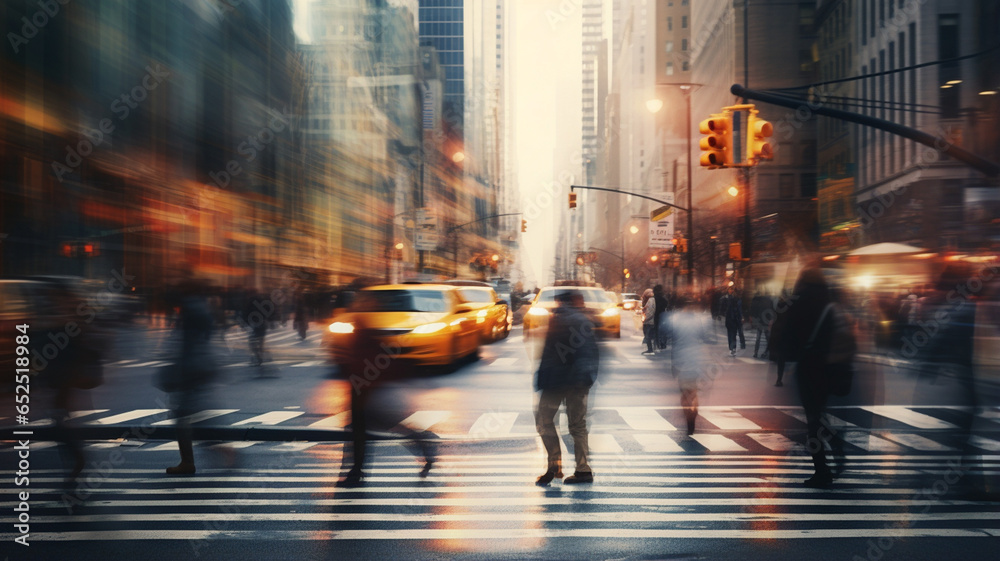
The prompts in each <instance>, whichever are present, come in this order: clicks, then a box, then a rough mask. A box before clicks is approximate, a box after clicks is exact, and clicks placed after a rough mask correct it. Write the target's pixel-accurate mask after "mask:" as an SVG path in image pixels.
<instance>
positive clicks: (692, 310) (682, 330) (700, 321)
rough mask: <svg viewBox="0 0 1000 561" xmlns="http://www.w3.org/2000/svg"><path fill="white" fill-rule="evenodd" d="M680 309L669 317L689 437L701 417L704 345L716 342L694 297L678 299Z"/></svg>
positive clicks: (673, 364)
mask: <svg viewBox="0 0 1000 561" xmlns="http://www.w3.org/2000/svg"><path fill="white" fill-rule="evenodd" d="M676 301H677V309H676V310H674V311H673V312H672V313H671V314H670V315H669V317H668V318H667V328H668V329H669V330H670V337H671V340H672V341H673V345H672V346H671V369H672V371H673V375H674V377H675V378H677V384H678V386H679V388H680V393H681V407H682V408H683V409H684V419H685V420H686V421H687V436H688V438H690V437H691V435H692V434H694V429H695V420H696V419H697V417H698V383H699V381H700V379H701V375H702V373H703V372H704V371H705V345H708V344H712V343H714V340H713V339H714V338H713V337H712V335H711V334H712V333H713V331H712V330H711V329H710V328H709V325H708V323H707V322H706V318H705V317H704V316H703V315H702V314H700V313H698V310H697V308H696V306H695V303H694V301H693V300H691V299H689V298H678V299H677V300H676Z"/></svg>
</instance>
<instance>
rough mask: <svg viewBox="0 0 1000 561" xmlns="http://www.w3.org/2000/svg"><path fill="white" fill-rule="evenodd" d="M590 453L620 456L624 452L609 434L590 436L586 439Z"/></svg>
mask: <svg viewBox="0 0 1000 561" xmlns="http://www.w3.org/2000/svg"><path fill="white" fill-rule="evenodd" d="M587 444H588V446H589V447H590V451H593V452H597V453H602V454H621V453H622V452H623V451H624V450H622V447H621V446H620V445H619V444H618V441H616V440H615V437H614V436H612V435H610V434H590V435H589V436H588V437H587Z"/></svg>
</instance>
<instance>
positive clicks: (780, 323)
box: [764, 291, 788, 388]
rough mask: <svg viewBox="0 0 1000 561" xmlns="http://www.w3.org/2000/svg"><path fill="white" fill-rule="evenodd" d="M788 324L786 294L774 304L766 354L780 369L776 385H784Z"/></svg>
mask: <svg viewBox="0 0 1000 561" xmlns="http://www.w3.org/2000/svg"><path fill="white" fill-rule="evenodd" d="M787 325H788V298H786V297H785V296H784V291H783V295H782V297H781V299H779V300H777V303H776V304H775V306H774V321H772V322H771V330H770V337H768V338H767V348H766V349H765V350H764V354H765V355H767V358H768V359H769V360H770V361H771V362H773V363H774V364H775V366H776V368H777V371H778V378H777V380H776V381H775V382H774V385H775V387H778V388H780V387H782V386H784V385H785V384H784V378H785V362H786V351H785V342H784V333H785V330H786V329H787V327H786V326H787Z"/></svg>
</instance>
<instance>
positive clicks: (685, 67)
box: [681, 60, 691, 72]
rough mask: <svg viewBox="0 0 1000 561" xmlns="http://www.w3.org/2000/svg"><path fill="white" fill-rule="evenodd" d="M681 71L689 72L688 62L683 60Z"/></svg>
mask: <svg viewBox="0 0 1000 561" xmlns="http://www.w3.org/2000/svg"><path fill="white" fill-rule="evenodd" d="M681 70H683V71H684V72H687V71H688V70H691V65H690V64H688V61H686V60H685V61H684V62H682V63H681Z"/></svg>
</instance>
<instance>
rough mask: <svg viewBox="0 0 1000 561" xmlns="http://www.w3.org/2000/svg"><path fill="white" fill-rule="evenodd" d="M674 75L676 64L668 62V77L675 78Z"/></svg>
mask: <svg viewBox="0 0 1000 561" xmlns="http://www.w3.org/2000/svg"><path fill="white" fill-rule="evenodd" d="M673 75H674V63H672V62H668V63H667V76H673Z"/></svg>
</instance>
